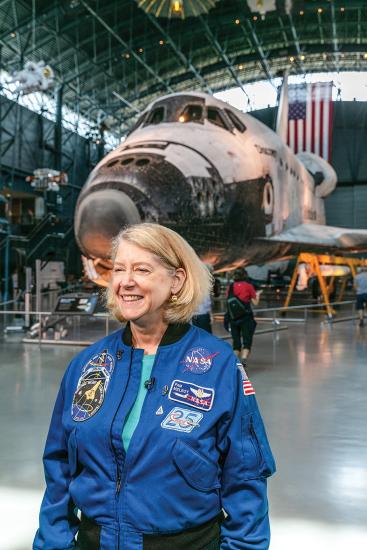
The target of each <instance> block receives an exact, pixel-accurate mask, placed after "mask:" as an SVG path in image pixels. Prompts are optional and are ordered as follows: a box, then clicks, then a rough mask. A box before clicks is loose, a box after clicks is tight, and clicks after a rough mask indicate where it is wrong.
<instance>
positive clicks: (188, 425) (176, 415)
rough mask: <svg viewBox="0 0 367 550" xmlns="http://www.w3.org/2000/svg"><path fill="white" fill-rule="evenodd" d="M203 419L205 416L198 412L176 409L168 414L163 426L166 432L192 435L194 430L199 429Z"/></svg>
mask: <svg viewBox="0 0 367 550" xmlns="http://www.w3.org/2000/svg"><path fill="white" fill-rule="evenodd" d="M202 418H203V414H202V413H200V412H198V411H193V410H189V409H181V407H175V408H174V409H172V410H171V411H170V412H169V413H168V415H167V416H166V418H165V419H164V420H163V422H162V423H161V426H162V428H165V429H166V430H176V431H177V432H186V433H190V432H191V431H192V430H193V429H194V428H198V427H199V425H200V424H199V422H200V420H201V419H202Z"/></svg>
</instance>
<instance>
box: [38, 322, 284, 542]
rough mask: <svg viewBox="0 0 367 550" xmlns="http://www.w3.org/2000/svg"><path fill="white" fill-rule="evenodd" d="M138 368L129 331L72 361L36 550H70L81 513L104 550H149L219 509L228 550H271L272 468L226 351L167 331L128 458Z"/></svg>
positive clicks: (202, 337) (248, 394) (241, 378)
mask: <svg viewBox="0 0 367 550" xmlns="http://www.w3.org/2000/svg"><path fill="white" fill-rule="evenodd" d="M142 358H143V350H141V349H134V348H133V347H132V343H131V331H130V327H129V325H127V327H126V328H125V329H124V330H122V331H121V330H118V331H116V332H114V333H113V334H111V335H109V336H106V337H105V338H103V339H102V340H100V341H99V342H97V343H95V344H93V345H92V346H89V347H88V348H86V349H84V350H83V351H82V352H81V353H79V354H78V355H77V357H75V358H74V359H73V360H72V361H71V363H70V365H69V367H68V369H67V370H66V372H65V375H64V377H63V380H62V383H61V387H60V390H59V393H58V396H57V400H56V404H55V409H54V412H53V416H52V420H51V425H50V429H49V434H48V437H47V442H46V447H45V452H44V468H45V477H46V482H47V489H46V492H45V495H44V498H43V502H42V506H41V511H40V527H39V529H38V531H37V533H36V537H35V540H34V543H33V550H72V549H74V547H75V536H76V533H77V531H78V528H79V520H78V518H77V516H76V515H75V508H76V507H77V508H78V509H79V510H81V511H82V513H83V514H84V515H85V516H87V518H90V519H91V520H93V521H94V522H96V523H97V524H98V525H99V526H100V540H99V548H100V550H143V549H144V545H145V542H144V541H145V540H147V539H146V537H147V536H150V535H159V534H171V533H172V534H173V533H185V532H186V530H187V529H190V528H193V527H195V526H198V525H200V524H204V523H205V522H208V521H209V520H211V519H212V518H214V517H216V516H218V514H219V513H220V512H221V510H222V508H223V509H224V510H225V514H226V515H227V517H226V519H225V520H224V521H223V523H222V525H221V528H220V548H221V550H235V549H241V550H250V549H253V550H255V549H256V550H266V549H268V547H269V539H270V530H269V521H268V502H267V496H266V484H267V480H266V478H267V477H268V476H270V475H271V474H272V473H273V472H274V471H275V464H274V459H273V456H272V454H271V450H270V447H269V444H268V440H267V437H266V433H265V429H264V426H263V423H262V420H261V417H260V414H259V411H258V407H257V404H256V399H255V396H254V390H253V388H252V386H251V383H250V381H249V380H248V379H247V377H246V374H245V372H244V370H243V367H242V365H239V364H238V362H237V359H236V357H235V356H234V354H233V352H232V349H231V347H230V346H229V345H228V344H227V343H225V342H223V341H221V340H219V339H218V338H216V337H214V336H212V335H211V334H209V333H207V332H205V331H203V330H201V329H199V328H197V327H193V326H191V325H188V324H179V325H170V326H169V327H168V329H167V331H166V334H165V335H164V337H163V339H162V342H161V343H160V346H159V347H158V350H157V353H156V358H155V362H154V365H153V369H152V375H151V379H150V381H149V384H148V388H149V391H148V392H147V394H146V397H145V401H144V405H143V408H142V411H141V416H140V420H139V423H138V425H137V427H136V429H135V432H134V434H133V436H132V438H131V442H130V446H129V449H128V452H127V453H125V450H124V448H123V442H122V437H121V434H122V430H123V426H124V422H125V420H126V418H127V415H128V413H129V411H130V409H131V407H132V406H133V404H134V402H135V398H136V395H137V392H138V387H139V381H140V372H141V366H142ZM188 550H190V549H188Z"/></svg>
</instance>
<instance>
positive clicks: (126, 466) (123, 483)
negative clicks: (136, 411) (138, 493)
mask: <svg viewBox="0 0 367 550" xmlns="http://www.w3.org/2000/svg"><path fill="white" fill-rule="evenodd" d="M158 349H159V348H158ZM158 356H159V351H158V350H157V353H156V355H155V358H154V363H153V365H152V370H151V372H150V378H152V375H153V374H154V369H155V366H156V364H157V360H158ZM154 389H155V384H154V386H153V391H154ZM151 391H152V390H148V391H147V394H146V396H145V398H144V402H143V406H142V409H141V412H140V418H139V422H138V424H137V426H136V428H135V430H134V432H133V434H132V437H131V441H130V445H129V448H128V450H127V452H126V455H125V462H124V467H123V471H122V477H121V483H120V488H121V487H123V488H125V487H126V485H127V476H128V473H129V462H130V461H129V458H130V457H131V450H130V449H131V448H132V443H133V440H134V436H135V435H136V432H137V431H138V429H139V424H140V421H141V418H142V417H143V412H144V410H145V408H146V406H147V398H148V396H149V394H150V393H151ZM129 451H130V454H129ZM123 503H124V501H123Z"/></svg>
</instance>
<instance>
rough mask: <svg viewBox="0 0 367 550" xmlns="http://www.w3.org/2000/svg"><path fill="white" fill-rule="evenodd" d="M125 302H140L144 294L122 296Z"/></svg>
mask: <svg viewBox="0 0 367 550" xmlns="http://www.w3.org/2000/svg"><path fill="white" fill-rule="evenodd" d="M121 298H122V301H123V302H129V303H130V302H138V301H139V300H142V299H143V296H121Z"/></svg>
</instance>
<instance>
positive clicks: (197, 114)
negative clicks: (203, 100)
mask: <svg viewBox="0 0 367 550" xmlns="http://www.w3.org/2000/svg"><path fill="white" fill-rule="evenodd" d="M178 121H179V122H198V123H199V124H203V108H202V106H201V105H195V104H193V105H186V107H185V109H184V110H183V111H182V113H181V114H180V116H179V117H178Z"/></svg>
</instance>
